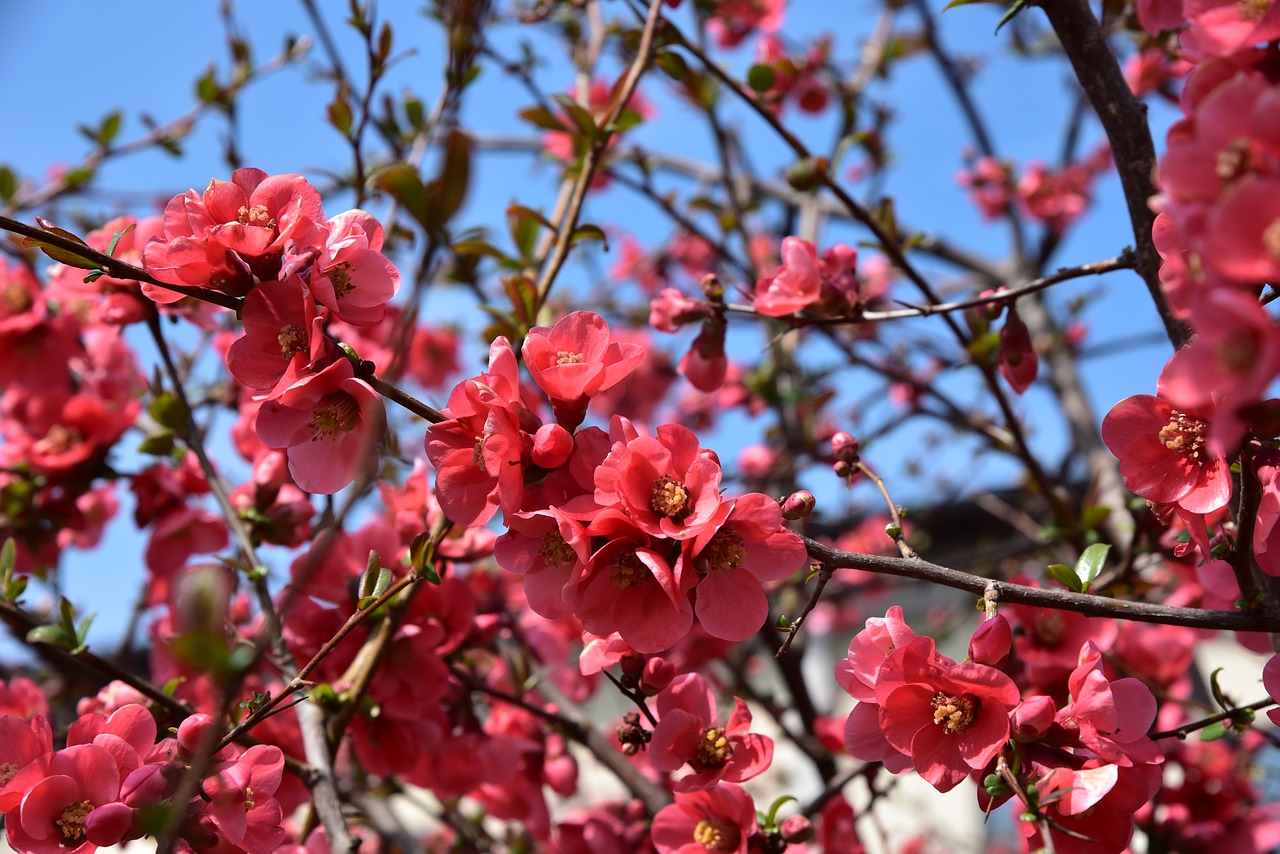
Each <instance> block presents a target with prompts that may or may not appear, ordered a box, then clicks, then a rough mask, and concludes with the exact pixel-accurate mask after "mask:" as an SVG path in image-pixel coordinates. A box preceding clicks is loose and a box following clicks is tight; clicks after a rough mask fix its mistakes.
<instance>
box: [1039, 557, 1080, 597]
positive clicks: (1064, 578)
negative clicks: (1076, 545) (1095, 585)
mask: <svg viewBox="0 0 1280 854" xmlns="http://www.w3.org/2000/svg"><path fill="white" fill-rule="evenodd" d="M1046 574H1047V575H1048V576H1049V577H1050V578H1052V579H1053V580H1054V581H1057V582H1058V583H1059V584H1061V585H1062V586H1063V587H1066V588H1067V589H1068V590H1071V591H1073V592H1075V593H1083V592H1084V588H1083V586H1082V585H1081V584H1080V576H1078V575H1076V571H1075V570H1074V569H1072V568H1071V567H1069V566H1067V565H1066V564H1065V563H1055V564H1053V565H1051V566H1050V567H1049V570H1048V572H1047V573H1046Z"/></svg>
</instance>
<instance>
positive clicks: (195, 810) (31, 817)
mask: <svg viewBox="0 0 1280 854" xmlns="http://www.w3.org/2000/svg"><path fill="white" fill-rule="evenodd" d="M158 735H159V732H158V730H157V726H156V721H155V718H154V717H152V714H151V712H150V711H149V710H148V709H147V708H146V707H145V706H142V705H139V704H136V703H128V704H124V705H121V706H119V707H118V708H116V709H113V710H111V711H110V713H109V714H103V713H101V712H98V711H88V712H86V713H84V714H82V715H81V716H80V717H79V718H77V720H76V721H75V723H73V724H72V725H71V729H70V730H69V731H68V732H67V738H66V744H65V746H63V747H61V748H59V749H55V748H54V745H53V731H52V729H51V728H50V725H49V723H48V721H47V720H46V718H45V717H44V716H43V715H40V714H35V715H33V716H31V717H30V718H29V719H27V718H24V717H18V716H15V715H7V714H6V715H0V813H2V814H3V816H4V825H5V833H6V836H7V838H8V842H9V844H10V845H11V846H13V848H14V849H15V850H18V851H23V852H30V854H62V852H76V854H90V852H92V851H94V850H95V849H96V848H98V847H100V846H110V845H118V844H120V843H122V842H127V841H129V840H132V839H138V838H141V837H142V836H144V835H149V834H151V833H154V832H156V825H155V822H156V818H157V817H158V816H162V817H164V818H163V819H162V823H163V824H164V825H165V826H167V827H171V828H173V831H174V832H175V833H176V834H177V836H178V837H179V838H181V839H182V840H184V841H185V842H186V843H187V844H188V845H189V846H190V848H191V850H197V851H203V850H213V849H214V848H215V847H216V846H223V847H222V848H219V849H218V850H230V851H244V852H247V854H264V852H268V851H279V850H280V847H281V843H283V842H284V841H285V831H284V828H283V827H281V825H282V823H283V809H282V807H281V804H280V801H279V800H277V798H276V791H277V789H278V788H279V786H280V782H281V776H282V773H283V770H284V754H283V753H282V752H281V751H280V748H278V747H275V746H272V745H256V746H253V747H249V748H247V749H245V748H240V747H237V746H234V745H228V746H227V747H225V748H222V749H221V750H217V751H215V752H214V753H213V754H212V756H210V758H209V761H208V763H207V765H206V766H205V769H204V772H203V775H202V778H201V780H200V785H199V789H198V791H187V792H186V793H185V795H183V793H181V792H180V786H179V783H180V781H181V780H182V778H183V774H184V772H185V771H187V770H188V769H189V768H190V766H191V764H192V762H193V759H194V757H197V756H205V755H208V751H209V748H210V747H215V746H216V744H214V743H213V742H214V741H216V737H217V736H218V735H219V733H218V732H217V731H216V724H215V722H214V721H213V719H212V718H210V717H209V716H208V715H202V714H198V715H192V716H191V717H188V718H187V719H186V720H184V721H183V722H182V723H181V725H180V726H178V728H177V729H176V731H175V735H174V736H168V737H165V738H162V739H158V738H157V737H158ZM180 797H182V799H181V800H179V798H180ZM171 813H172V814H171Z"/></svg>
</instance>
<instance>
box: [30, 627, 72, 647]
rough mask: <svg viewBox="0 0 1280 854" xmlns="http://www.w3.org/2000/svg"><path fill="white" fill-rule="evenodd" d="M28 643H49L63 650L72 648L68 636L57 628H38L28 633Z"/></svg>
mask: <svg viewBox="0 0 1280 854" xmlns="http://www.w3.org/2000/svg"><path fill="white" fill-rule="evenodd" d="M27 643H47V644H49V645H50V646H58V647H62V648H63V649H70V648H71V643H70V642H69V641H68V638H67V636H66V634H65V633H64V632H63V631H62V629H60V628H58V627H57V626H36V627H35V628H34V629H32V630H31V631H29V632H27Z"/></svg>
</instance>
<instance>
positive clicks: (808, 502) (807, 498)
mask: <svg viewBox="0 0 1280 854" xmlns="http://www.w3.org/2000/svg"><path fill="white" fill-rule="evenodd" d="M817 504H818V499H816V498H814V497H813V493H812V492H810V491H809V490H807V489H801V490H798V491H796V492H793V493H791V495H789V496H787V500H786V501H783V502H782V518H783V519H790V520H793V521H794V520H796V519H804V518H806V517H807V516H808V515H809V514H810V513H812V512H813V508H814V507H816V506H817Z"/></svg>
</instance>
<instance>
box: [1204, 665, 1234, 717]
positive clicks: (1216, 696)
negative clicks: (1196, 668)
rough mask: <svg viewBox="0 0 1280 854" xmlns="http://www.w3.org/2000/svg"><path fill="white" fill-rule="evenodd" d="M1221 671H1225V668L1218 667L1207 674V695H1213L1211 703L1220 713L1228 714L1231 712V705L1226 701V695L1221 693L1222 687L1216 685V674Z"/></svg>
mask: <svg viewBox="0 0 1280 854" xmlns="http://www.w3.org/2000/svg"><path fill="white" fill-rule="evenodd" d="M1223 670H1226V668H1225V667H1219V668H1218V669H1217V670H1215V671H1213V672H1212V673H1210V674H1209V693H1211V694H1213V701H1214V702H1215V703H1217V704H1218V706H1219V708H1221V709H1222V711H1224V712H1229V711H1231V710H1232V705H1231V703H1230V702H1228V701H1227V697H1226V695H1225V694H1223V693H1222V686H1221V685H1219V684H1218V674H1219V673H1221V672H1222V671H1223Z"/></svg>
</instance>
